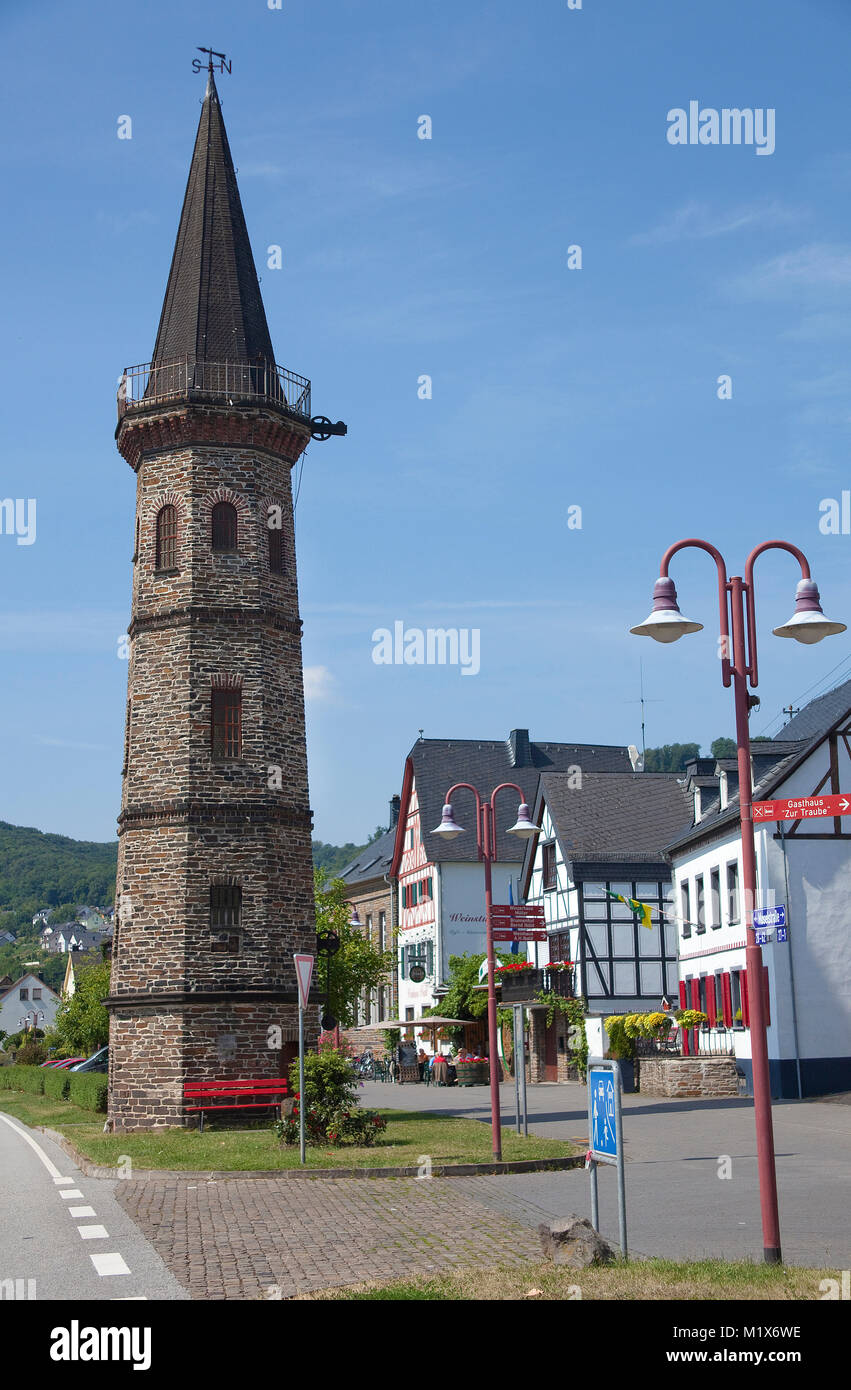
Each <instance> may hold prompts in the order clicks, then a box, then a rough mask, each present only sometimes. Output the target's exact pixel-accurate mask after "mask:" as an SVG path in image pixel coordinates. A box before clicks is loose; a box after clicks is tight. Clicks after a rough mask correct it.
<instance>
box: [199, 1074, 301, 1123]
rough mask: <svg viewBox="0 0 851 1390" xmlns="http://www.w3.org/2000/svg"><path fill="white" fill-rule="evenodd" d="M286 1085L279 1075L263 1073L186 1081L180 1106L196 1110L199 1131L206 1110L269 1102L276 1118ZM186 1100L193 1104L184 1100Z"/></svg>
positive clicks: (253, 1106)
mask: <svg viewBox="0 0 851 1390" xmlns="http://www.w3.org/2000/svg"><path fill="white" fill-rule="evenodd" d="M287 1088H288V1083H287V1081H286V1080H285V1079H284V1078H283V1077H279V1078H278V1079H277V1080H271V1081H270V1080H267V1079H266V1078H265V1077H264V1078H262V1079H259V1080H257V1079H255V1080H248V1081H187V1082H186V1083H185V1084H184V1087H183V1101H184V1108H185V1109H186V1111H187V1112H189V1111H199V1112H200V1116H201V1120H200V1124H199V1129H200V1130H201V1131H202V1132H203V1129H204V1113H205V1111H207V1110H257V1109H261V1108H269V1107H270V1106H271V1107H273V1108H274V1109H276V1110H277V1112H278V1118H280V1114H281V1101H282V1100H283V1099H284V1097H285V1096H286V1094H287ZM189 1101H192V1102H193V1104H191V1105H190V1104H187V1102H189Z"/></svg>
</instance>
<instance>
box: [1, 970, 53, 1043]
mask: <svg viewBox="0 0 851 1390" xmlns="http://www.w3.org/2000/svg"><path fill="white" fill-rule="evenodd" d="M60 1003H61V1000H60V998H59V995H58V994H57V993H56V992H55V991H54V990H52V989H51V988H50V986H49V985H46V984H45V983H44V980H41V979H39V977H38V975H22V976H21V978H20V979H19V980H16V981H15V983H14V984H13V985H9V986H7V988H6V989H5V990H4V992H3V993H2V994H0V1030H2V1031H3V1032H4V1033H6V1034H7V1036H12V1035H14V1034H15V1033H19V1032H20V1031H21V1029H22V1028H26V1027H29V1028H38V1029H45V1028H52V1027H53V1024H54V1021H55V1019H56V1010H57V1009H58V1008H59V1005H60Z"/></svg>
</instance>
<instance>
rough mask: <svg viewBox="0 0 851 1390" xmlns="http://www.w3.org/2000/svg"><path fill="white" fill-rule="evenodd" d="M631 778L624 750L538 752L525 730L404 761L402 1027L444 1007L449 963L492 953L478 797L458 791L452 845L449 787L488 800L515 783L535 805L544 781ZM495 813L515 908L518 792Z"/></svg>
mask: <svg viewBox="0 0 851 1390" xmlns="http://www.w3.org/2000/svg"><path fill="white" fill-rule="evenodd" d="M632 770H633V760H632V759H631V756H630V752H629V750H628V749H626V748H623V747H612V746H609V745H600V744H576V743H537V742H533V741H532V740H530V738H529V731H528V729H512V731H511V733H510V734H509V736H508V738H507V739H491V740H486V739H425V738H420V739H418V740H417V742H416V743H415V744H414V746H413V748H412V749H411V751H410V753H409V754H408V757H407V758H406V760H405V771H404V776H403V781H402V793H401V807H400V814H399V822H398V825H397V827H396V840H395V846H394V853H393V860H392V865H391V869H390V874H391V877H392V878H393V879H394V880H395V882H396V892H397V903H398V922H399V933H398V952H397V960H398V970H399V1004H398V1007H399V1017H400V1018H417V1017H419V1016H420V1014H421V1013H422V1010H423V1009H426V1008H429V1007H431V1006H432V1005H434V1004H436V1003H438V1002H439V1000H440V998H441V995H442V993H443V992H445V982H446V979H447V975H448V971H449V958H450V956H453V955H464V954H472V953H477V952H483V951H484V949H485V893H484V868H483V865H482V862H481V860H480V859H479V856H478V852H477V843H476V806H475V800H474V797H473V794H472V792H470V791H466V790H459V791H458V792H457V793H456V794H455V796H454V797H453V807H454V811H455V816H456V819H457V821H458V824H459V825H462V826H464V827H465V830H466V834H464V835H459V836H458V837H457V838H455V839H452V840H449V841H446V840H444V839H443V838H442V837H441V836H440V835H435V834H433V833H432V832H433V831H434V830H435V829H436V827H437V826H438V825H439V824H440V819H441V812H442V808H443V804H444V798H445V796H446V793H447V792H448V791H449V789H450V787H451V786H452V785H453V784H454V783H456V782H469V783H471V784H472V785H473V786H474V787H476V788H477V789H478V791H479V793H480V794H481V796H482V797H483V798H485V799H488V800H489V799H490V796H491V793H492V792H493V790H494V789H495V788H496V787H497V786H499V785H500V784H501V783H503V782H516V783H517V784H518V786H519V787H520V788H521V790H522V792H523V799H524V801H525V802H527V803H528V804H529V805H532V804H534V802H535V798H536V794H537V790H538V782H539V778H540V777H541V775H542V774H545V773H551V772H564V773H566V774H568V775H570V776H572V777H573V778H574V779H576V778H577V777H579V778H581V777H583V776H585V775H587V774H589V773H618V774H630V773H631V772H632ZM496 805H497V812H496V828H497V840H496V859H495V861H494V863H493V866H492V878H493V901H494V903H507V902H511V901H513V902H515V903H517V902H519V901H520V898H519V895H518V892H519V875H520V870H521V866H522V860H523V848H524V847H523V844H522V843H521V842H520V841H519V840H518V839H517V838H516V837H515V836H513V835H507V834H506V831H507V829H508V828H509V826H511V825H513V823H514V821H515V820H516V817H517V807H518V798H517V793H516V792H513V791H511V790H508V791H504V792H501V793H500V795H499V796H498V797H497V802H496ZM412 972H413V974H412ZM442 987H443V988H442Z"/></svg>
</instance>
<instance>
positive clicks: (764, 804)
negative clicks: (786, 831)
mask: <svg viewBox="0 0 851 1390" xmlns="http://www.w3.org/2000/svg"><path fill="white" fill-rule="evenodd" d="M849 815H851V795H849V796H845V795H844V794H843V793H842V792H837V793H836V794H835V795H833V796H797V797H789V798H788V799H787V800H785V801H755V802H754V803H753V819H754V824H755V825H756V824H758V823H759V822H760V821H767V820H812V819H814V818H815V817H816V816H849Z"/></svg>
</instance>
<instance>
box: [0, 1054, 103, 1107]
mask: <svg viewBox="0 0 851 1390" xmlns="http://www.w3.org/2000/svg"><path fill="white" fill-rule="evenodd" d="M0 1090H4V1091H29V1092H30V1093H31V1094H32V1095H36V1096H48V1097H49V1098H50V1099H51V1100H70V1101H72V1102H73V1103H74V1105H79V1107H80V1109H81V1110H92V1111H94V1112H95V1113H97V1114H105V1113H106V1096H107V1078H106V1076H104V1074H103V1072H86V1071H84V1072H75V1071H55V1070H54V1069H53V1068H52V1067H24V1066H20V1065H18V1064H17V1063H16V1064H15V1065H14V1066H11V1067H0Z"/></svg>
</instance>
